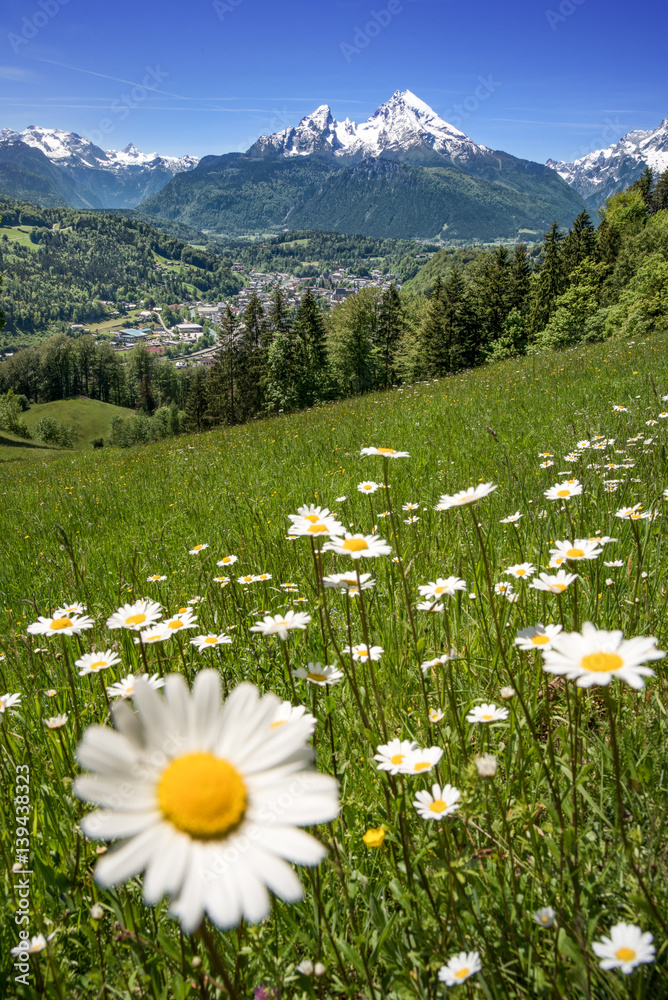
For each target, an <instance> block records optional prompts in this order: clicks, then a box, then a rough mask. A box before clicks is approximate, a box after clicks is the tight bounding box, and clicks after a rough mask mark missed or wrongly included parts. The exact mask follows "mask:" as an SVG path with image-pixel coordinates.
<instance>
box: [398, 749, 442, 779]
mask: <svg viewBox="0 0 668 1000" xmlns="http://www.w3.org/2000/svg"><path fill="white" fill-rule="evenodd" d="M442 756H443V751H442V750H441V748H440V747H422V748H420V747H418V749H417V750H411V752H410V753H408V754H407V755H406V759H405V760H404V762H403V763H402V765H401V767H400V768H399V773H400V774H426V772H427V771H431V769H432V767H436V765H437V764H438V762H439V760H440V759H441V757H442Z"/></svg>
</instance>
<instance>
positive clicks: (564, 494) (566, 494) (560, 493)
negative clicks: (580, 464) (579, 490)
mask: <svg viewBox="0 0 668 1000" xmlns="http://www.w3.org/2000/svg"><path fill="white" fill-rule="evenodd" d="M570 495H571V491H570V490H559V491H558V492H557V496H558V497H569V496H570Z"/></svg>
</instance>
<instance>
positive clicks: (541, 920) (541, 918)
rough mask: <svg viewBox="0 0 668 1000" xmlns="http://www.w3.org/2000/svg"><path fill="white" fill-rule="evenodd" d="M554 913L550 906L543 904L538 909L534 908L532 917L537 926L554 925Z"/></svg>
mask: <svg viewBox="0 0 668 1000" xmlns="http://www.w3.org/2000/svg"><path fill="white" fill-rule="evenodd" d="M556 915H557V911H556V910H554V909H552V907H551V906H543V907H541V909H540V910H536V912H535V913H534V914H533V919H534V920H535V921H536V923H537V924H538V926H539V927H545V928H548V927H552V926H554V919H555V917H556Z"/></svg>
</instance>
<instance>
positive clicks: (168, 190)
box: [142, 90, 584, 240]
mask: <svg viewBox="0 0 668 1000" xmlns="http://www.w3.org/2000/svg"><path fill="white" fill-rule="evenodd" d="M583 208H584V202H583V201H582V199H581V198H580V196H579V195H578V194H577V192H575V191H573V190H572V189H571V188H570V187H569V186H568V185H567V184H566V183H564V181H562V180H561V178H560V177H559V176H558V174H557V173H556V172H555V171H553V170H550V169H548V168H547V167H545V166H543V165H542V164H540V163H531V162H530V161H528V160H519V159H517V158H516V157H514V156H511V155H510V154H509V153H504V152H499V151H494V150H491V149H488V148H487V147H486V146H480V145H478V144H477V143H475V142H474V141H473V140H472V139H470V138H469V137H468V136H467V135H465V134H464V133H463V132H460V131H459V129H457V128H454V126H452V125H449V124H448V123H447V122H446V121H443V119H442V118H439V116H438V115H437V114H436V113H435V112H434V111H433V110H432V109H431V108H430V107H428V105H426V104H425V103H424V102H423V101H421V100H420V99H419V98H418V97H416V96H415V94H412V93H411V92H410V91H409V90H406V91H403V92H400V91H397V92H396V93H395V94H393V95H392V97H391V98H390V100H389V101H387V102H386V103H385V104H382V105H381V106H380V107H379V108H378V110H377V111H375V112H374V114H373V115H372V116H371V118H370V119H369V120H368V121H366V122H364V123H362V124H361V125H358V124H356V123H355V122H352V121H350V120H348V119H347V120H346V121H344V122H339V121H336V119H334V118H333V116H332V113H331V110H330V108H329V106H328V105H322V106H321V107H319V108H317V110H316V111H314V112H313V114H311V115H307V116H306V117H305V118H303V119H302V120H301V122H299V124H298V125H296V126H294V127H293V128H288V129H284V130H283V131H281V132H277V133H276V134H275V135H271V136H263V137H262V138H260V139H258V141H257V142H256V143H255V144H254V145H253V146H251V148H250V149H249V150H248V152H247V153H229V154H227V155H225V156H218V157H214V156H206V157H204V158H203V159H202V160H201V161H200V163H199V164H198V166H197V167H196V168H195V169H194V170H192V171H190V172H188V173H187V174H179V175H178V176H176V177H174V178H173V179H172V180H171V181H170V183H169V184H168V185H167V186H166V187H165V188H163V190H162V191H160V192H159V193H158V194H156V195H154V196H153V197H152V198H149V199H147V201H146V202H144V204H143V205H142V210H143V211H144V212H147V213H149V214H151V215H154V216H159V217H163V218H168V219H173V220H176V221H179V222H182V223H184V224H186V225H190V226H193V227H196V228H198V229H207V230H212V231H214V232H217V233H227V234H236V233H239V232H248V231H260V232H265V231H267V230H278V229H282V228H290V229H320V230H329V231H332V232H347V233H358V234H361V235H364V236H373V237H380V238H383V237H397V238H412V237H417V238H427V239H433V238H437V237H443V238H445V239H453V240H493V239H495V238H497V237H507V238H514V237H516V236H518V235H520V236H522V235H525V237H526V238H527V239H532V238H534V237H537V236H539V235H540V234H541V233H542V232H543V231H544V230H545V229H546V228H547V227H548V226H549V225H550V224H551V223H552V221H553V220H554V219H555V218H556V219H557V220H558V221H559V222H561V223H563V224H567V223H570V222H572V221H573V219H574V218H575V216H576V215H577V214H578V212H580V211H582V209H583Z"/></svg>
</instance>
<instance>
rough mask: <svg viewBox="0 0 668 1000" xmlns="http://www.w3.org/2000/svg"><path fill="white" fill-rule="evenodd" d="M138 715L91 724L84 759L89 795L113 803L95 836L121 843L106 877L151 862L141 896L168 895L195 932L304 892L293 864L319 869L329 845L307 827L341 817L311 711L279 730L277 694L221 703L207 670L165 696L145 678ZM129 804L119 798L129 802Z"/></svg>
mask: <svg viewBox="0 0 668 1000" xmlns="http://www.w3.org/2000/svg"><path fill="white" fill-rule="evenodd" d="M134 699H135V703H136V705H137V712H136V713H135V712H133V711H132V709H131V708H130V707H129V705H128V704H127V702H126V703H121V704H120V705H119V706H118V707H117V708H115V709H114V723H115V725H116V731H113V730H111V729H109V728H107V727H103V726H91V727H90V728H89V729H87V730H86V733H85V734H84V739H83V741H82V742H81V743H80V744H79V748H78V758H79V762H80V763H81V765H82V766H83V767H85V768H88V769H89V771H90V772H91V773H88V774H84V775H82V776H80V777H79V778H77V781H76V785H75V791H76V794H77V795H78V796H79V798H81V799H84V800H86V801H89V802H94V803H96V804H97V805H99V806H102V807H103V808H102V809H99V810H97V811H96V812H93V813H90V814H89V815H88V816H86V817H84V819H83V821H82V823H81V829H82V830H83V832H84V833H85V835H86V836H87V837H90V838H91V839H93V840H120V843H119V844H118V845H117V846H116V847H115V848H114V849H113V850H111V851H109V853H107V854H105V855H104V856H103V857H102V858H101V859H100V861H99V862H98V864H97V868H96V872H95V877H96V879H97V881H98V882H99V883H100V884H101V885H102V886H105V887H109V886H113V885H118V884H119V883H121V882H125V881H127V880H128V879H130V878H134V877H135V876H137V875H139V874H140V872H144V880H143V881H144V899H145V900H146V902H147V903H148V904H149V905H153V904H155V903H157V902H158V900H159V899H160V898H161V897H162V896H164V895H168V896H170V897H171V912H172V914H174V916H176V917H178V918H179V920H180V922H181V926H182V927H183V930H184V931H185V932H186V933H192V932H193V931H194V930H196V928H197V927H199V925H200V923H201V922H202V919H203V917H204V914H205V913H206V914H208V915H209V917H210V918H211V920H212V921H213V922H214V923H215V924H217V925H218V926H219V927H221V928H227V927H234V926H236V925H237V924H239V923H240V922H241V920H248V921H251V922H253V923H258V922H259V921H261V920H264V919H265V917H267V916H268V914H269V911H270V907H271V904H270V897H269V893H268V891H267V890H268V889H271V890H272V892H274V893H276V895H278V896H280V897H281V898H282V899H284V900H286V901H288V902H293V901H296V900H298V899H301V897H302V895H303V890H302V884H301V882H300V880H299V878H298V877H297V875H296V873H295V872H294V871H293V869H292V868H291V867H290V865H291V864H301V865H309V866H313V865H317V864H319V863H320V862H321V861H322V859H323V858H324V856H325V853H326V852H325V849H324V848H323V846H322V845H321V844H320V843H319V842H318V841H317V840H316V839H315V838H314V837H312V836H310V835H309V834H307V833H305V832H304V831H302V830H300V829H298V827H300V826H312V825H314V824H317V823H326V822H328V821H329V820H332V819H334V817H335V816H336V815H337V813H338V811H339V799H338V786H337V782H336V780H335V779H334V778H332V777H330V776H329V775H325V774H319V773H317V772H316V771H314V770H313V769H312V768H311V766H310V764H311V760H312V758H313V752H312V750H311V749H310V747H308V746H307V741H308V739H309V737H310V735H311V726H310V724H309V723H308V721H307V720H306V719H305V718H303V719H295V720H294V721H291V722H290V724H289V725H285V726H279V727H275V728H272V723H273V722H274V720H275V718H276V714H277V711H278V710H279V708H280V707H281V702H280V700H279V699H278V698H277V697H276V696H275V695H273V694H265V695H264V696H261V695H260V693H259V691H258V690H257V688H256V687H254V685H252V684H245V683H244V684H240V685H239V686H238V687H237V688H235V690H234V691H233V692H232V694H231V695H230V696H229V698H228V699H227V700H226V701H225V702H224V703H222V704H221V687H220V679H219V677H218V675H217V673H216V672H215V671H213V670H204V671H202V672H201V673H200V674H198V676H197V678H196V679H195V683H194V684H193V688H192V692H190V691H189V690H188V687H187V685H186V682H185V680H184V679H183V677H181V676H180V675H178V674H171V675H170V676H169V677H168V678H167V679H166V682H165V697H164V698H163V697H162V696H161V695H160V694H158V693H157V692H156V691H155V690H153V689H152V688H151V687H150V686H149V685H148V684H146V683H145V682H144V681H141V682H138V683H137V685H136V688H135V692H134ZM119 803H120V804H119Z"/></svg>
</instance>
